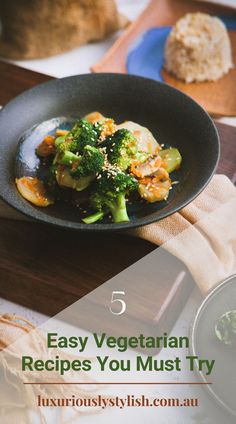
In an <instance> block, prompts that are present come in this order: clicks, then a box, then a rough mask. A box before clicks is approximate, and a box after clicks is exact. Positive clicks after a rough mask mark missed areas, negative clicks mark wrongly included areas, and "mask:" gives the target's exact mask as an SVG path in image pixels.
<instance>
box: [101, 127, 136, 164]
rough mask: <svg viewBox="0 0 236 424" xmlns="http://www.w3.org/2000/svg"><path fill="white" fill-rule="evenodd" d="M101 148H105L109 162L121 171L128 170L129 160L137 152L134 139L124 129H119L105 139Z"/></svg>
mask: <svg viewBox="0 0 236 424" xmlns="http://www.w3.org/2000/svg"><path fill="white" fill-rule="evenodd" d="M102 147H105V148H106V153H107V156H108V160H109V162H110V163H111V164H115V165H117V166H118V167H119V168H120V169H121V170H122V171H125V170H126V169H127V168H129V166H130V163H131V160H132V159H133V158H134V156H135V155H136V153H137V151H138V143H137V140H136V138H135V137H134V136H133V134H132V133H131V132H130V131H128V130H126V129H120V130H118V131H116V132H115V133H114V134H113V135H111V136H109V137H107V138H106V140H104V142H103V143H102Z"/></svg>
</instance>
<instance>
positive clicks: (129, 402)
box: [37, 394, 199, 409]
mask: <svg viewBox="0 0 236 424" xmlns="http://www.w3.org/2000/svg"><path fill="white" fill-rule="evenodd" d="M37 406H38V407H40V408H64V407H72V408H100V409H106V408H119V409H124V408H150V407H155V408H174V407H185V408H195V407H198V406H199V399H198V398H184V397H183V398H176V397H175V398H166V397H159V398H152V397H148V396H146V395H143V394H142V395H140V396H137V395H133V394H130V395H127V396H124V397H120V396H112V397H109V396H104V395H97V396H93V397H86V398H83V397H76V396H75V395H73V394H72V395H71V397H61V398H51V397H42V396H40V395H38V396H37Z"/></svg>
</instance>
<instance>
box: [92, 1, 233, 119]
mask: <svg viewBox="0 0 236 424" xmlns="http://www.w3.org/2000/svg"><path fill="white" fill-rule="evenodd" d="M197 11H202V12H205V13H211V14H214V15H227V14H230V15H232V14H236V12H235V10H232V9H228V8H225V7H222V6H216V5H215V4H205V3H199V2H194V1H191V2H190V1H189V0H152V1H150V4H149V6H148V7H147V8H146V9H145V10H144V12H143V13H142V14H141V15H140V16H139V18H138V19H137V20H136V21H134V22H133V23H132V24H131V25H130V26H129V27H128V29H127V30H126V31H125V32H124V33H123V34H122V35H121V37H120V38H119V39H118V40H117V41H116V42H115V43H114V45H113V46H112V47H111V48H110V50H108V52H107V53H106V54H105V55H104V57H103V58H102V59H101V60H100V61H99V62H98V63H97V64H96V65H94V66H93V67H92V71H94V72H122V73H126V72H127V69H126V59H127V56H128V52H129V51H130V49H132V47H133V46H134V45H135V43H137V40H139V39H140V37H141V35H142V34H144V33H145V32H146V31H148V30H149V29H151V28H154V27H158V26H169V25H174V24H175V23H176V21H177V20H178V19H180V18H181V17H182V16H184V15H185V14H186V13H189V12H197ZM230 38H231V44H232V50H233V57H234V58H235V57H236V32H235V31H231V32H230ZM163 77H164V80H165V81H166V82H167V83H168V84H170V85H173V86H174V87H176V88H178V89H180V90H181V91H184V92H185V93H186V94H188V95H189V96H191V97H192V98H193V99H195V100H196V101H197V102H198V103H200V104H201V105H202V106H203V107H204V108H205V109H206V110H207V111H208V112H209V113H210V114H212V115H215V116H236V96H235V86H236V67H234V69H232V70H231V71H230V72H229V73H228V74H227V75H225V76H224V77H223V78H221V79H219V80H218V81H216V82H214V83H212V82H203V83H198V84H196V83H193V84H185V83H184V82H182V81H179V80H177V79H176V78H174V77H172V76H171V75H169V74H168V73H167V72H163Z"/></svg>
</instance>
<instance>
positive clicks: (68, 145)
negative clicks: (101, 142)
mask: <svg viewBox="0 0 236 424" xmlns="http://www.w3.org/2000/svg"><path fill="white" fill-rule="evenodd" d="M97 140H98V135H97V132H96V130H95V129H94V125H93V124H91V123H90V122H88V121H86V119H81V120H80V121H78V122H76V124H75V125H74V126H73V128H72V130H71V131H70V132H69V133H68V134H67V135H66V136H65V137H59V138H58V139H56V141H55V146H56V149H57V152H59V153H62V152H65V151H70V152H72V153H78V154H82V153H83V150H84V148H85V146H88V145H89V146H96V143H97Z"/></svg>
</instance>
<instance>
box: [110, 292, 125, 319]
mask: <svg viewBox="0 0 236 424" xmlns="http://www.w3.org/2000/svg"><path fill="white" fill-rule="evenodd" d="M117 295H123V296H125V292H124V291H113V292H112V296H111V304H112V305H114V304H115V303H119V304H120V306H121V309H120V311H118V312H117V311H116V312H115V311H113V309H112V305H111V306H110V308H109V309H110V312H111V313H112V314H113V315H122V314H123V313H124V312H125V311H126V303H125V301H124V300H123V299H120V298H118V297H117V298H115V296H117Z"/></svg>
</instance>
